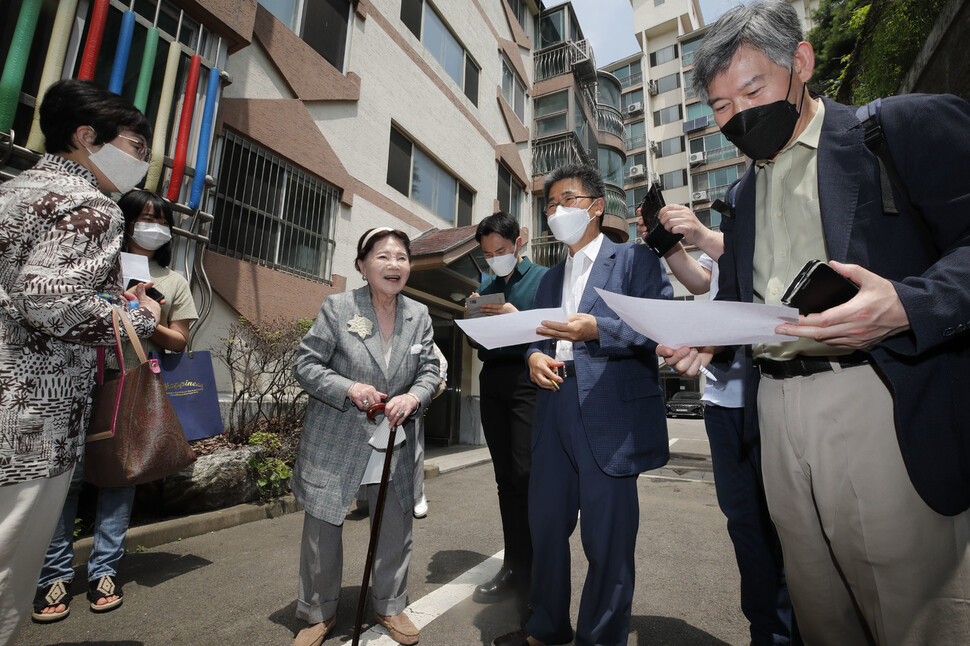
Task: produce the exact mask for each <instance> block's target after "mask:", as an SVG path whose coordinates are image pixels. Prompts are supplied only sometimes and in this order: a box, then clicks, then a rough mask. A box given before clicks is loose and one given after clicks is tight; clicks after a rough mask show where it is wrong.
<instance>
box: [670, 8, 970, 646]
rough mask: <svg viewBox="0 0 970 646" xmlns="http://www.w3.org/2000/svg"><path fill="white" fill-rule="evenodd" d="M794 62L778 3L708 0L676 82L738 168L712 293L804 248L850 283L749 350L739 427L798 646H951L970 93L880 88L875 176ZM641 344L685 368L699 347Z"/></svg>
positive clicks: (959, 604)
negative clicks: (689, 83) (754, 463)
mask: <svg viewBox="0 0 970 646" xmlns="http://www.w3.org/2000/svg"><path fill="white" fill-rule="evenodd" d="M814 62H815V60H814V53H813V51H812V47H811V45H810V44H809V43H807V42H804V41H803V40H802V34H801V29H800V20H799V18H798V16H797V14H796V13H795V10H794V9H793V8H792V7H791V6H790V5H789V4H788V3H785V2H756V3H754V4H752V5H749V6H748V7H738V8H736V9H734V10H732V11H730V12H728V13H726V14H725V15H724V16H722V18H721V19H719V20H718V21H717V23H716V24H715V25H714V26H712V28H711V29H710V31H709V32H708V34H707V35H706V36H705V39H704V42H703V43H702V44H701V46H700V47H699V48H698V50H697V51H696V52H695V58H694V84H695V89H696V90H697V91H698V95H699V96H701V97H702V100H704V99H706V100H707V102H708V104H709V105H710V106H711V108H712V110H713V112H714V119H715V121H716V122H717V124H718V126H719V127H720V128H721V132H722V133H723V134H724V135H725V136H726V137H727V138H728V139H730V140H731V141H732V142H733V143H734V144H735V145H737V146H738V148H740V149H741V151H742V152H743V153H745V154H746V155H747V156H749V157H751V158H752V159H753V160H754V162H755V163H754V164H753V166H752V167H751V168H750V169H749V170H748V173H747V174H746V175H745V176H744V177H743V178H742V179H741V181H740V183H739V185H738V187H737V190H736V192H735V195H736V198H735V200H734V206H735V215H734V217H732V218H726V219H725V220H724V221H723V222H722V225H721V229H722V231H723V232H724V237H725V253H724V255H723V256H722V257H721V261H720V270H721V278H720V291H719V293H718V298H719V299H724V300H736V301H748V302H752V301H753V302H764V303H769V304H777V303H779V301H780V299H781V296H782V295H783V294H784V292H785V289H786V286H787V285H789V284H790V283H791V281H792V279H793V278H794V277H795V275H796V274H797V273H798V271H799V269H800V268H801V267H802V265H803V264H804V263H805V262H806V261H808V260H812V259H820V260H823V261H830V263H829V264H830V265H831V266H832V267H833V268H834V269H835V270H836V271H837V272H838V273H839V274H841V275H842V276H844V277H846V278H848V279H850V280H851V281H853V282H854V283H856V284H857V285H858V286H859V291H858V294H857V295H856V296H855V297H854V298H852V299H850V300H849V301H847V302H845V303H843V304H841V305H836V306H832V307H829V308H828V309H825V310H824V311H822V312H820V313H813V314H809V315H807V316H802V317H800V320H799V322H798V323H797V324H786V325H781V326H779V328H778V330H777V331H778V332H779V333H782V334H789V335H792V336H794V337H797V338H796V340H794V341H787V342H783V343H772V344H763V345H755V346H752V347H751V348H750V349H749V352H748V357H747V372H746V377H745V385H744V390H745V397H746V400H747V401H746V405H745V423H746V425H747V426H748V428H747V429H746V433H747V434H748V435H754V434H755V433H757V432H758V430H759V428H760V434H761V446H762V464H763V475H764V484H765V493H766V496H767V500H768V508H769V510H770V512H771V516H772V519H773V521H774V523H775V526H776V527H777V529H778V534H779V537H780V539H781V544H782V549H783V551H784V558H785V570H786V572H787V575H788V588H789V591H790V593H791V598H792V603H793V606H794V609H795V615H796V616H797V618H798V627H799V631H800V633H801V635H802V637H803V639H804V641H805V643H806V644H809V645H815V644H839V645H840V646H841V645H846V646H855V645H856V644H858V645H866V646H869V645H871V644H879V645H881V646H884V645H896V644H968V643H970V512H968V511H967V509H968V506H970V433H968V429H970V423H968V420H967V414H966V407H965V406H963V405H962V404H963V403H964V402H965V397H966V392H967V386H966V375H967V374H968V372H970V335H968V334H967V333H966V330H967V329H968V327H970V173H968V172H967V167H968V162H970V105H968V104H967V103H966V102H964V101H962V100H960V99H958V98H956V97H953V96H947V95H939V96H936V95H912V96H899V97H892V98H890V99H885V100H883V101H882V102H881V108H880V115H879V117H878V121H879V123H880V124H881V127H882V130H883V131H884V139H885V141H886V143H888V149H889V153H890V155H891V162H892V163H891V164H888V163H887V164H885V166H884V168H885V169H886V170H885V172H884V173H881V170H880V162H879V160H878V159H877V158H876V156H875V155H874V154H873V153H872V152H871V151H870V149H869V148H868V147H867V145H866V143H865V138H864V135H865V134H866V132H867V130H866V128H865V127H864V126H863V125H862V123H861V122H860V119H859V117H858V116H857V114H856V110H855V109H854V108H849V107H846V106H842V105H839V104H837V103H834V102H832V101H829V100H827V99H818V98H815V97H813V96H811V95H810V94H809V92H808V90H807V88H806V83H807V81H808V80H809V78H811V76H812V72H813V68H814ZM873 133H875V130H870V131H869V134H870V135H871V134H873ZM870 141H871V140H870ZM877 149H878V148H877ZM891 169H895V170H896V171H897V172H898V178H897V179H896V180H895V181H894V182H893V183H892V188H891V192H889V190H890V189H888V188H887V189H886V190H884V189H883V185H884V184H883V182H882V181H881V179H880V177H881V175H884V176H885V177H887V178H888V177H891V176H892V172H893V171H892V170H891ZM888 185H889V182H888V181H887V182H886V186H887V187H888ZM890 197H891V198H892V199H891V200H890V199H889V198H890ZM891 203H892V204H891ZM897 211H898V212H897ZM657 351H658V354H660V355H661V356H664V357H666V358H667V362H668V363H669V364H671V365H673V366H674V367H675V369H677V370H678V371H681V372H684V373H685V374H688V375H691V374H696V372H697V369H698V366H700V365H703V364H706V363H707V362H708V361H710V359H711V356H712V351H713V349H712V348H701V349H697V348H695V349H690V348H678V349H672V348H664V347H658V349H657ZM752 359H753V362H752Z"/></svg>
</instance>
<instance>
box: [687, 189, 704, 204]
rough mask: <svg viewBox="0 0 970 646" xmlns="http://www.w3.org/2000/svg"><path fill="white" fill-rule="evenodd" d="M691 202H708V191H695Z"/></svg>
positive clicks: (691, 196) (691, 195)
mask: <svg viewBox="0 0 970 646" xmlns="http://www.w3.org/2000/svg"><path fill="white" fill-rule="evenodd" d="M690 201H691V202H706V201H707V191H694V192H693V193H691V194H690Z"/></svg>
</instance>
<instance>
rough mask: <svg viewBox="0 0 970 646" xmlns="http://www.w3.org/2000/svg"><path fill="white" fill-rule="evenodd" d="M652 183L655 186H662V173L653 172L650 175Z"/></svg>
mask: <svg viewBox="0 0 970 646" xmlns="http://www.w3.org/2000/svg"><path fill="white" fill-rule="evenodd" d="M650 181H651V182H653V183H654V184H660V173H658V172H657V171H653V172H652V173H650Z"/></svg>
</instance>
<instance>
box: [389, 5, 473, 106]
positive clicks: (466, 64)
mask: <svg viewBox="0 0 970 646" xmlns="http://www.w3.org/2000/svg"><path fill="white" fill-rule="evenodd" d="M417 7H420V8H421V12H420V14H421V15H420V23H419V24H414V17H415V16H414V15H413V12H414V10H415V9H416V8H417ZM428 11H431V12H433V13H434V15H435V18H436V19H437V20H438V22H439V23H440V24H441V27H442V29H443V30H444V31H443V33H445V34H446V35H447V36H449V37H450V38H451V39H452V40H453V41H454V42H455V44H456V45H457V46H458V47H459V48H460V49H461V52H462V60H461V67H462V72H461V80H459V79H457V78H455V76H453V75H452V74H451V72H449V71H448V65H447V64H446V61H444V60H442V59H441V58H438V55H437V54H436V53H435V51H434V50H433V49H431V47H429V46H428V42H427V37H428V29H427V22H428V20H427V16H428ZM401 22H403V23H404V26H405V27H407V29H408V31H410V32H411V33H412V34H414V37H415V38H417V39H418V40H419V41H421V44H422V45H424V48H425V50H426V51H427V52H428V53H430V54H431V57H432V58H434V59H435V61H437V62H438V64H439V65H441V67H442V68H443V69H444V70H445V75H446V76H447V77H448V78H450V79H451V80H452V81H454V82H455V84H456V85H457V86H458V87H459V88H460V89H461V91H462V94H464V95H465V97H466V98H467V99H468V100H469V101H471V102H472V105H474V106H475V107H478V99H479V96H478V95H479V86H480V85H481V77H482V66H481V65H479V64H478V62H477V61H476V60H475V58H474V57H473V56H472V55H471V53H470V52H469V51H468V48H467V47H465V44H464V43H463V42H462V41H461V39H460V38H458V35H457V34H456V33H455V32H454V30H452V28H451V26H450V25H449V24H448V22H447V21H446V20H445V19H444V17H443V16H442V15H441V12H440V11H438V8H437V7H436V6H435V5H434V4H433V3H431V2H429V0H402V1H401Z"/></svg>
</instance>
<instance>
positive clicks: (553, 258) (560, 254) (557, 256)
mask: <svg viewBox="0 0 970 646" xmlns="http://www.w3.org/2000/svg"><path fill="white" fill-rule="evenodd" d="M531 243H532V254H531V256H530V258H529V260H531V261H532V262H534V263H536V264H539V265H542V266H543V267H552V266H553V265H555V264H556V263H558V262H562V261H563V260H565V259H566V246H565V245H564V244H563V243H561V242H559V241H558V240H556V239H555V238H553V237H552V236H550V235H546V236H539V237H538V238H532V241H531Z"/></svg>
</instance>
